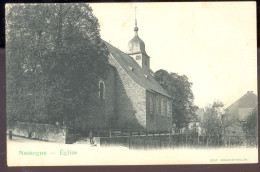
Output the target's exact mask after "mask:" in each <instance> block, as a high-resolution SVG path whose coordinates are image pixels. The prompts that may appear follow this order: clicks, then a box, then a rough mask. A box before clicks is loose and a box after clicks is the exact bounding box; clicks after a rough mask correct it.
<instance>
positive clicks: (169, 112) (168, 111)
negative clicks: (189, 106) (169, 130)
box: [167, 101, 171, 117]
mask: <svg viewBox="0 0 260 172" xmlns="http://www.w3.org/2000/svg"><path fill="white" fill-rule="evenodd" d="M167 116H168V117H170V116H171V102H170V101H167Z"/></svg>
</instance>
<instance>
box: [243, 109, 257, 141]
mask: <svg viewBox="0 0 260 172" xmlns="http://www.w3.org/2000/svg"><path fill="white" fill-rule="evenodd" d="M257 114H258V113H257V109H256V108H255V109H254V110H253V111H252V112H251V113H250V114H249V115H248V117H247V119H246V122H245V123H244V124H243V130H244V132H245V133H247V134H249V135H250V136H254V137H256V136H257V133H258V132H257V121H258V119H257Z"/></svg>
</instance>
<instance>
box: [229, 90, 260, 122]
mask: <svg viewBox="0 0 260 172" xmlns="http://www.w3.org/2000/svg"><path fill="white" fill-rule="evenodd" d="M256 107H257V95H256V94H254V93H253V92H252V91H248V92H247V93H246V94H245V95H243V96H242V97H241V98H239V99H238V100H237V101H235V102H234V103H233V104H231V105H230V106H229V107H228V108H227V110H228V113H229V114H230V115H236V116H237V117H238V119H239V120H244V119H245V117H246V116H247V115H248V114H249V112H251V110H252V109H253V108H256Z"/></svg>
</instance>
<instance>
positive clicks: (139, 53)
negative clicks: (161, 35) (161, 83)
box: [127, 9, 150, 73]
mask: <svg viewBox="0 0 260 172" xmlns="http://www.w3.org/2000/svg"><path fill="white" fill-rule="evenodd" d="M134 31H135V36H134V38H133V39H132V40H130V41H129V43H128V51H127V54H128V55H129V56H131V57H132V58H133V59H134V60H135V61H136V62H137V63H138V65H139V66H140V67H141V68H142V69H143V70H145V71H146V72H148V73H149V72H150V57H149V56H148V55H147V54H146V52H145V44H144V41H143V40H141V39H140V38H139V36H138V27H137V20H136V9H135V27H134Z"/></svg>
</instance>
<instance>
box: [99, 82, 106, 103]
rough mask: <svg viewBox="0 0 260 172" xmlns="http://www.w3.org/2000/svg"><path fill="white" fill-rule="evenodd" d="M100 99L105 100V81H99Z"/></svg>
mask: <svg viewBox="0 0 260 172" xmlns="http://www.w3.org/2000/svg"><path fill="white" fill-rule="evenodd" d="M99 99H100V100H105V83H104V82H103V81H100V82H99Z"/></svg>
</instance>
